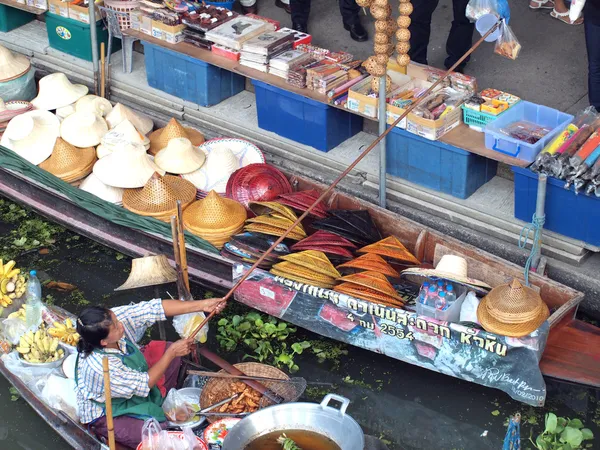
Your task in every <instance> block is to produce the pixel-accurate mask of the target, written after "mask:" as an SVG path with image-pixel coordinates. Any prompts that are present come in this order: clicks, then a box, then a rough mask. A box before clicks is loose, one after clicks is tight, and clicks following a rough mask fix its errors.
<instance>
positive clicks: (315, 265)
mask: <svg viewBox="0 0 600 450" xmlns="http://www.w3.org/2000/svg"><path fill="white" fill-rule="evenodd" d="M279 258H280V259H283V260H284V261H288V262H291V263H293V264H296V265H298V266H302V267H304V268H306V269H310V270H312V271H314V272H318V273H320V274H323V275H326V276H328V277H331V278H333V279H336V278H340V277H341V275H340V273H339V272H338V271H337V270H335V267H334V266H333V264H331V261H329V258H328V257H327V256H326V255H325V253H323V252H319V251H315V250H305V251H303V252H298V253H290V254H288V255H284V256H280V257H279Z"/></svg>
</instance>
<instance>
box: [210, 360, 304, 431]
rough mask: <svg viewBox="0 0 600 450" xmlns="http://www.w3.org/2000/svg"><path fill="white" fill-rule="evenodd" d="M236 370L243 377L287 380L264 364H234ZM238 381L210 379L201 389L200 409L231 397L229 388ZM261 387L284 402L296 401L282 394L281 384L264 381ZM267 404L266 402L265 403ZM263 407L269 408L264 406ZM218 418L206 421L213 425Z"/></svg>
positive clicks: (280, 373) (222, 371) (277, 371)
mask: <svg viewBox="0 0 600 450" xmlns="http://www.w3.org/2000/svg"><path fill="white" fill-rule="evenodd" d="M233 367H235V368H236V369H238V370H241V371H242V372H243V373H244V374H245V375H248V376H251V377H266V378H277V379H279V380H289V379H290V377H288V376H287V375H286V374H285V373H284V372H282V371H281V370H279V369H277V368H276V367H273V366H268V365H266V364H260V363H254V362H248V363H240V364H234V365H233ZM219 373H226V371H225V370H220V371H219ZM237 381H238V380H227V379H223V378H211V379H210V380H209V381H208V382H207V383H206V386H204V388H203V389H202V394H201V395H200V408H201V409H204V408H208V407H209V406H211V405H214V404H215V403H218V402H220V401H221V400H225V399H226V398H228V397H231V395H232V393H231V392H232V391H231V388H230V386H231V385H232V384H233V383H235V382H237ZM261 384H262V385H263V386H265V387H267V388H268V389H270V390H272V391H273V392H275V393H276V394H279V395H281V396H282V397H283V398H284V399H286V401H296V400H297V398H290V395H289V392H284V391H285V390H286V389H285V387H283V386H282V383H278V382H276V381H275V382H273V381H264V382H262V383H261ZM265 403H268V402H265ZM265 406H270V405H268V404H265ZM221 418H222V417H219V416H210V417H207V419H208V421H209V422H211V423H213V422H216V421H217V420H219V419H221Z"/></svg>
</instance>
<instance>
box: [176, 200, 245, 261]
mask: <svg viewBox="0 0 600 450" xmlns="http://www.w3.org/2000/svg"><path fill="white" fill-rule="evenodd" d="M246 217H247V216H246V208H244V206H243V205H242V204H241V203H238V202H236V201H235V200H230V199H228V198H222V197H221V196H219V194H217V193H216V192H214V191H211V192H209V193H208V195H207V196H206V198H204V199H202V200H198V201H196V202H194V203H192V204H191V205H190V206H189V207H188V208H187V209H186V210H185V211H184V212H183V224H184V226H185V228H186V229H187V230H188V231H190V232H192V233H194V234H196V235H198V236H200V237H201V238H203V239H205V240H207V241H208V242H210V243H211V244H213V245H214V246H215V247H217V248H218V249H221V247H223V245H224V244H225V243H226V242H227V241H229V238H230V237H231V236H233V235H234V234H238V233H239V232H240V231H242V228H243V227H244V222H245V220H246Z"/></svg>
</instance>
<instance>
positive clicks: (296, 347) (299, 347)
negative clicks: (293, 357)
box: [292, 342, 304, 355]
mask: <svg viewBox="0 0 600 450" xmlns="http://www.w3.org/2000/svg"><path fill="white" fill-rule="evenodd" d="M292 350H294V351H295V352H296V353H298V354H299V355H301V354H302V351H303V350H304V348H303V347H302V345H301V344H300V343H299V342H296V343H295V344H292Z"/></svg>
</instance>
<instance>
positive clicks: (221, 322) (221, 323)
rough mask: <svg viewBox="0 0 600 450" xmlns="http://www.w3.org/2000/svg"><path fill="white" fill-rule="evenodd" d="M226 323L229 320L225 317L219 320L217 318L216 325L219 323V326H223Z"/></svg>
mask: <svg viewBox="0 0 600 450" xmlns="http://www.w3.org/2000/svg"><path fill="white" fill-rule="evenodd" d="M228 323H229V320H227V319H221V320H219V321H218V322H217V325H220V326H222V327H223V326H225V325H227V324H228Z"/></svg>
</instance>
